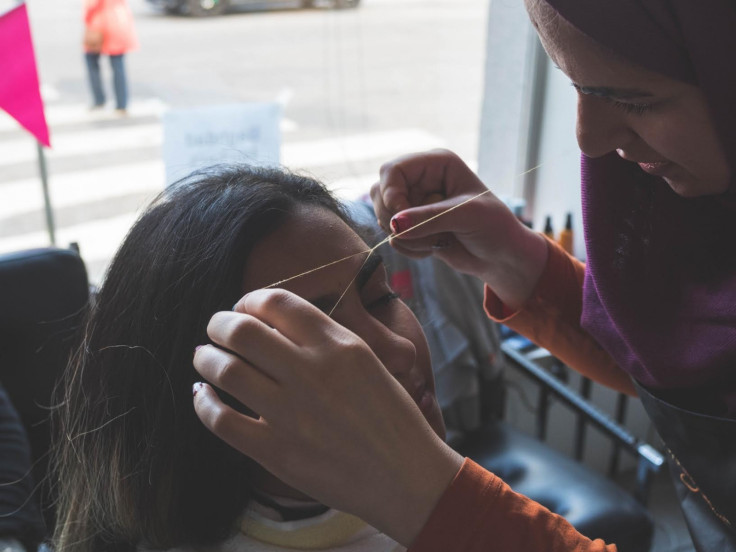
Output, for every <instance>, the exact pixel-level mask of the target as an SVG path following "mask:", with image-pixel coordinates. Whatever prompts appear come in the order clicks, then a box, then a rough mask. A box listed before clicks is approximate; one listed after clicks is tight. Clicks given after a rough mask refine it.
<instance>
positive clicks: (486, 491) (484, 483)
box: [408, 458, 616, 552]
mask: <svg viewBox="0 0 736 552" xmlns="http://www.w3.org/2000/svg"><path fill="white" fill-rule="evenodd" d="M448 550H452V551H453V552H493V551H499V552H529V551H530V550H545V551H546V552H616V546H615V545H606V544H605V543H604V542H603V541H602V540H600V539H598V540H595V541H591V540H590V539H588V538H586V537H584V536H583V535H581V534H580V533H578V532H577V531H576V530H575V528H574V527H573V526H572V525H570V524H569V523H568V522H567V521H566V520H565V519H564V518H563V517H561V516H559V515H557V514H553V513H552V512H550V511H549V510H547V509H546V508H545V507H544V506H542V505H540V504H537V503H536V502H534V501H532V500H530V499H528V498H526V497H525V496H523V495H520V494H518V493H515V492H514V491H512V490H511V488H510V487H509V486H508V485H506V484H505V483H504V482H503V481H501V479H499V478H498V477H496V476H495V475H493V474H492V473H491V472H488V471H486V470H484V469H483V468H481V467H480V466H479V465H478V464H476V463H475V462H473V461H472V460H470V459H467V458H466V459H465V462H464V463H463V465H462V467H461V468H460V471H459V472H458V473H457V475H456V476H455V479H454V480H453V482H452V483H451V484H450V486H449V487H448V488H447V490H446V491H445V493H444V494H443V495H442V498H440V501H439V502H438V504H437V506H436V507H435V509H434V510H433V512H432V514H431V515H430V517H429V520H428V521H427V523H426V525H425V526H424V528H423V529H422V532H421V533H420V534H419V535H418V536H417V538H416V539H415V541H414V543H413V544H412V545H411V547H410V548H409V551H408V552H447V551H448Z"/></svg>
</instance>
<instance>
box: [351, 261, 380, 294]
mask: <svg viewBox="0 0 736 552" xmlns="http://www.w3.org/2000/svg"><path fill="white" fill-rule="evenodd" d="M381 263H383V257H381V256H380V255H378V254H374V255H371V256H370V257H368V259H366V261H365V262H364V263H363V266H362V267H361V268H360V272H358V276H357V277H356V278H355V283H356V284H357V286H358V289H362V288H363V286H365V284H366V283H367V282H368V280H370V279H371V276H373V273H374V272H375V271H376V269H377V268H378V267H379V266H381Z"/></svg>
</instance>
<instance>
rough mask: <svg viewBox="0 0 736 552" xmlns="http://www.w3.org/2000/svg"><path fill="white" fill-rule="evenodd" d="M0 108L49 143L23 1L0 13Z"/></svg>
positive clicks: (39, 139) (44, 143)
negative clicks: (15, 6)
mask: <svg viewBox="0 0 736 552" xmlns="http://www.w3.org/2000/svg"><path fill="white" fill-rule="evenodd" d="M0 109H4V110H5V111H7V112H8V114H9V115H10V116H11V117H14V118H15V119H16V120H17V121H18V122H19V123H20V124H21V125H23V126H24V127H25V128H26V129H27V130H28V131H29V132H30V133H31V134H33V135H34V136H35V137H36V139H37V140H38V141H39V142H41V143H42V144H43V145H44V146H46V147H50V146H51V142H50V141H49V127H48V126H47V125H46V116H45V115H44V112H43V101H42V100H41V90H40V88H39V85H38V72H37V71H36V58H35V56H34V55H33V42H32V41H31V27H30V25H29V24H28V11H27V10H26V5H25V4H21V5H20V6H18V7H17V8H13V9H12V10H10V11H9V12H7V13H5V14H3V15H0Z"/></svg>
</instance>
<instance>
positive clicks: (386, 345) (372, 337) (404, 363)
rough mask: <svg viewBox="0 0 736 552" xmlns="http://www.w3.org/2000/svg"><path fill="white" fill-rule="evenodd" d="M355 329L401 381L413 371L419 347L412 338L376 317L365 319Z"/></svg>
mask: <svg viewBox="0 0 736 552" xmlns="http://www.w3.org/2000/svg"><path fill="white" fill-rule="evenodd" d="M356 330H357V331H356ZM353 331H356V333H357V334H358V335H359V336H360V337H361V338H362V339H363V341H365V342H366V343H367V344H368V346H369V347H370V348H371V350H372V351H373V352H374V353H375V355H376V356H377V357H378V359H379V360H380V361H381V363H382V364H383V365H384V366H385V367H386V369H387V370H388V371H389V373H390V374H391V375H392V376H393V377H394V378H396V380H398V381H399V382H400V383H401V382H402V380H404V379H405V378H406V377H407V376H408V375H409V374H410V373H411V371H412V368H413V367H414V365H415V364H416V361H417V348H416V346H415V345H414V343H412V341H411V340H410V339H408V338H406V337H404V336H402V335H399V334H397V333H396V332H394V331H393V330H391V329H390V328H388V327H387V326H385V325H383V324H382V323H381V322H379V321H378V320H376V319H368V320H366V321H364V323H361V324H360V327H359V328H355V329H353Z"/></svg>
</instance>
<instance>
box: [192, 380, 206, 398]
mask: <svg viewBox="0 0 736 552" xmlns="http://www.w3.org/2000/svg"><path fill="white" fill-rule="evenodd" d="M203 387H204V384H203V383H202V382H201V381H198V382H197V383H195V384H194V385H192V396H193V397H196V396H197V393H199V390H200V389H202V388H203Z"/></svg>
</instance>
